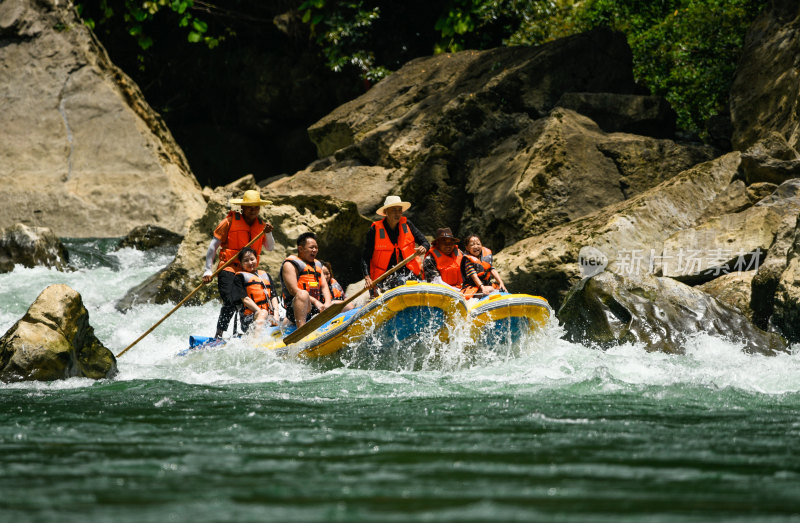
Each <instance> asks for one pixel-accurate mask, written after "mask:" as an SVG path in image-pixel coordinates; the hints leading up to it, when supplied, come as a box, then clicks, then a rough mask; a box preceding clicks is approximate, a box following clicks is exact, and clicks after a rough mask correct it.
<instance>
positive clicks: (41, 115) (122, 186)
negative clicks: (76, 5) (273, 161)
mask: <svg viewBox="0 0 800 523" xmlns="http://www.w3.org/2000/svg"><path fill="white" fill-rule="evenodd" d="M71 6H72V4H71V3H68V2H57V1H55V0H39V1H34V0H4V1H2V2H0V100H3V104H2V110H0V129H2V133H3V135H2V141H0V185H2V187H3V190H2V191H0V208H2V209H3V212H1V213H0V227H2V226H9V225H12V224H15V223H23V224H26V225H29V226H45V227H49V228H50V229H52V230H53V232H54V233H55V234H56V235H58V236H60V237H114V236H123V235H125V234H126V233H127V232H128V231H130V229H131V228H132V227H134V226H136V225H146V224H155V225H159V226H161V227H164V228H167V229H169V230H171V231H173V232H177V233H183V232H184V231H185V229H186V228H187V227H188V225H189V223H190V222H191V221H192V220H193V219H195V218H197V217H198V216H199V215H200V214H202V212H203V209H204V202H203V199H202V197H201V195H200V187H199V185H198V183H197V181H196V180H195V179H194V175H193V174H192V173H191V170H190V169H189V165H188V164H187V162H186V158H185V157H184V155H183V152H182V151H181V149H180V148H179V147H178V145H177V144H176V143H175V141H174V140H173V138H172V135H171V134H170V132H169V130H168V129H167V128H166V126H165V125H164V123H163V121H162V120H161V118H160V117H159V115H158V114H156V113H155V112H154V111H153V110H152V109H151V108H150V106H149V105H148V104H147V102H146V101H145V100H144V98H143V97H142V94H141V92H140V90H139V88H138V87H137V86H136V85H135V84H134V83H133V82H132V81H131V79H130V78H128V77H127V76H126V75H125V74H124V73H123V72H122V71H120V70H119V69H118V68H117V67H115V66H114V64H112V63H111V61H110V60H109V58H108V56H107V54H106V52H105V50H104V49H103V47H102V46H101V45H100V43H99V42H98V41H97V40H96V39H95V38H94V36H93V35H92V33H91V31H89V29H88V28H87V27H86V26H85V25H84V24H83V22H82V21H81V20H80V19H79V18H78V17H77V16H76V14H75V11H74V9H73V8H72V7H71Z"/></svg>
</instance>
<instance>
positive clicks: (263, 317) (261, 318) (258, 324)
mask: <svg viewBox="0 0 800 523" xmlns="http://www.w3.org/2000/svg"><path fill="white" fill-rule="evenodd" d="M268 315H269V312H268V311H266V310H264V309H261V310H259V311H258V312H257V313H256V319H255V322H254V323H255V327H254V328H253V336H255V337H256V338H258V337H259V336H261V330H262V329H263V328H264V323H265V322H266V321H267V316H268Z"/></svg>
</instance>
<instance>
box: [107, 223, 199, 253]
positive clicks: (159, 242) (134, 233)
mask: <svg viewBox="0 0 800 523" xmlns="http://www.w3.org/2000/svg"><path fill="white" fill-rule="evenodd" d="M181 240H183V236H182V235H180V234H177V233H174V232H172V231H170V230H168V229H165V228H163V227H159V226H158V225H140V226H138V227H134V228H133V229H131V232H129V233H128V234H127V235H126V236H125V237H124V238H122V240H120V242H119V244H118V245H117V248H118V249H124V248H131V249H137V250H139V251H148V250H150V249H157V248H159V247H177V246H178V245H179V244H180V243H181Z"/></svg>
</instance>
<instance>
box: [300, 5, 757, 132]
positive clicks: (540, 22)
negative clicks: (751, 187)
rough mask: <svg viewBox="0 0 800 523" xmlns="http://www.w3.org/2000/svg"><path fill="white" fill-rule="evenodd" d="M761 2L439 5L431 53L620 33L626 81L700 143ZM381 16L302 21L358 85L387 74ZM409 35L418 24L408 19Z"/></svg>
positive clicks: (340, 9)
mask: <svg viewBox="0 0 800 523" xmlns="http://www.w3.org/2000/svg"><path fill="white" fill-rule="evenodd" d="M766 3H767V0H648V1H642V0H582V1H581V0H447V1H446V2H444V3H435V2H430V3H429V4H428V5H427V6H426V7H427V8H428V9H431V10H433V11H434V12H435V13H436V18H435V22H434V25H433V29H434V31H435V37H434V38H433V40H432V42H431V47H430V51H432V52H434V53H440V52H456V51H460V50H463V49H469V48H472V49H486V48H489V47H495V46H499V45H539V44H542V43H544V42H547V41H550V40H553V39H556V38H560V37H564V36H568V35H571V34H576V33H579V32H583V31H587V30H590V29H593V28H597V27H608V28H611V29H614V30H617V31H621V32H623V33H624V34H625V35H626V36H627V39H628V42H629V44H630V46H631V49H632V52H633V61H634V76H635V78H636V80H637V81H638V82H639V83H641V84H642V85H644V86H646V87H648V88H649V89H650V90H651V92H653V93H654V94H658V95H662V96H665V97H666V98H667V100H668V101H669V102H670V103H671V104H672V106H673V107H674V108H675V110H676V111H677V113H678V124H679V126H681V127H682V128H683V129H685V130H687V131H690V132H693V133H699V134H701V135H702V134H703V132H704V131H703V128H704V122H705V120H706V119H708V118H709V117H710V116H713V115H715V114H719V113H720V112H723V111H725V110H726V107H727V101H728V89H729V87H730V82H731V79H732V77H733V73H734V71H735V68H736V62H737V60H738V57H739V54H740V53H741V48H742V44H743V40H744V35H745V33H746V31H747V28H748V27H749V25H750V23H751V22H752V21H753V19H754V18H755V16H756V15H757V14H758V12H759V11H760V10H761V9H762V8H763V7H764V6H765V5H766ZM388 8H389V5H388V2H382V1H381V0H352V1H349V2H336V1H333V0H306V1H304V2H303V4H302V5H301V6H300V10H301V12H302V13H303V21H304V22H306V23H307V24H309V27H310V28H311V30H312V35H313V38H314V39H315V41H316V43H317V44H318V45H319V46H320V48H321V50H322V52H323V53H324V55H325V56H326V58H327V60H328V64H329V65H330V67H331V68H333V69H334V70H340V69H341V68H342V67H343V66H344V65H346V64H352V65H355V66H357V67H358V68H359V70H360V71H361V73H362V76H364V77H366V78H380V77H382V76H384V75H385V74H387V73H388V71H389V70H390V69H391V68H392V67H391V66H390V65H389V63H388V62H389V61H390V58H391V54H388V55H387V54H386V53H383V55H382V56H383V59H382V60H381V59H380V58H379V54H378V53H377V51H378V49H381V48H382V47H383V48H384V50H385V47H386V44H385V41H386V40H388V39H392V38H395V37H396V35H394V34H385V35H380V34H375V33H376V27H378V25H379V24H380V22H381V18H382V16H384V13H385V12H386V11H387V9H388ZM406 23H407V24H416V27H417V30H419V31H424V30H425V29H426V28H425V27H424V26H422V25H421V24H422V23H424V22H423V21H421V20H415V19H409V20H406Z"/></svg>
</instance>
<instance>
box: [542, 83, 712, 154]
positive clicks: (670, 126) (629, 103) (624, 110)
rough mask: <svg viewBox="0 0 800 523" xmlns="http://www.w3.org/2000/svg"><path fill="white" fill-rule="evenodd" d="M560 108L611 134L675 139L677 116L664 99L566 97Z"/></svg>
mask: <svg viewBox="0 0 800 523" xmlns="http://www.w3.org/2000/svg"><path fill="white" fill-rule="evenodd" d="M556 105H557V106H558V107H563V108H565V109H571V110H573V111H575V112H577V113H580V114H583V115H585V116H588V117H589V118H591V119H592V120H594V121H595V122H596V123H597V125H599V126H600V128H601V129H603V130H604V131H606V132H609V133H614V132H622V133H632V134H639V135H643V136H652V137H655V138H673V137H674V136H675V122H676V119H677V114H676V113H675V111H674V110H673V109H672V107H670V106H669V104H668V103H667V101H666V100H664V98H662V97H660V96H643V95H636V94H616V93H564V95H562V96H561V98H559V100H558V102H556ZM706 159H708V158H706Z"/></svg>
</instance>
